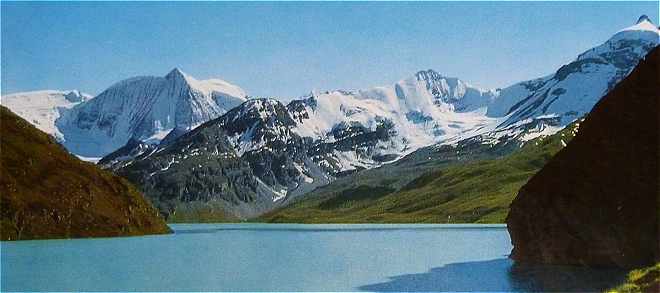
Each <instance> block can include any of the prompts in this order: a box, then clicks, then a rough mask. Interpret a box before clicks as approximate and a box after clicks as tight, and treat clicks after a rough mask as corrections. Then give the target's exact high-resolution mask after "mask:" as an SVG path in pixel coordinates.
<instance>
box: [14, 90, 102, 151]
mask: <svg viewBox="0 0 660 293" xmlns="http://www.w3.org/2000/svg"><path fill="white" fill-rule="evenodd" d="M91 98H92V97H91V96H90V95H88V94H84V93H81V92H79V91H78V90H71V91H57V90H43V91H34V92H23V93H16V94H10V95H6V96H2V99H1V104H2V105H3V106H5V107H7V108H9V109H11V110H12V111H13V112H14V113H16V114H17V115H18V116H20V117H21V118H23V119H25V120H27V121H29V122H30V123H32V124H34V125H35V126H36V127H37V128H38V129H39V130H41V131H43V132H46V133H49V134H52V135H53V136H55V137H56V138H58V139H62V133H61V132H60V131H59V129H57V127H55V120H57V119H58V118H59V117H60V115H61V112H62V111H65V110H67V109H71V108H73V107H74V106H76V105H78V104H80V103H82V102H85V101H87V100H89V99H91Z"/></svg>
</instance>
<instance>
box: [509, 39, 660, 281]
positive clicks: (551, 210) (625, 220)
mask: <svg viewBox="0 0 660 293" xmlns="http://www.w3.org/2000/svg"><path fill="white" fill-rule="evenodd" d="M659 99H660V47H656V48H655V49H653V50H652V51H651V52H650V53H649V54H648V55H647V56H646V58H645V60H642V61H641V62H640V63H639V64H638V66H637V67H636V68H635V69H634V70H633V72H632V73H631V74H630V75H629V76H628V77H626V78H625V79H624V80H623V81H621V82H620V83H619V84H618V85H617V86H616V87H615V88H614V89H613V90H612V91H610V92H609V93H608V94H607V95H605V96H604V97H603V98H602V99H601V100H600V102H599V103H598V104H597V105H596V106H595V107H594V108H593V110H592V111H591V113H590V114H589V115H588V116H587V117H586V119H585V121H584V122H583V123H581V125H580V129H579V133H578V135H577V136H576V137H575V138H574V139H573V140H572V141H571V142H570V143H569V144H568V146H567V147H566V148H564V149H563V150H561V151H560V152H559V153H558V154H557V155H556V156H555V157H553V158H552V159H551V160H550V161H549V162H548V163H547V165H545V166H544V167H543V168H542V169H541V170H540V171H539V172H538V173H537V174H536V175H534V176H533V177H532V178H531V179H530V180H529V181H528V182H527V184H525V185H524V186H523V187H522V188H521V189H520V191H519V193H518V196H517V197H516V199H515V200H514V201H513V203H512V204H511V211H510V213H509V215H508V217H507V224H508V229H509V233H510V234H511V240H512V242H513V245H514V249H513V251H512V253H511V258H513V259H514V260H516V261H518V262H529V263H548V264H578V265H589V266H600V265H604V266H610V265H611V266H619V267H625V268H627V267H636V266H640V265H646V264H651V263H654V262H657V261H658V260H659V258H660V239H659V238H658V227H659V222H660V219H659V218H658V213H659V211H660V205H659V200H658V197H659V185H658V182H659V180H658V179H659V174H658V160H660V157H659V156H658V154H659V153H660V151H659V144H658V134H659V127H658V126H659V120H658V117H659V116H658V110H659V103H658V101H659Z"/></svg>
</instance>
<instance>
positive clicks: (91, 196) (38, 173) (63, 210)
mask: <svg viewBox="0 0 660 293" xmlns="http://www.w3.org/2000/svg"><path fill="white" fill-rule="evenodd" d="M0 118H1V120H0V123H1V124H0V127H1V130H2V135H1V136H0V171H1V174H2V176H0V199H1V200H2V205H1V206H0V221H1V222H0V224H1V225H0V239H1V240H23V239H44V238H78V237H107V236H128V235H142V234H161V233H169V232H170V229H169V228H168V227H167V225H166V224H165V222H164V221H163V219H162V218H160V216H159V215H158V211H157V210H156V209H155V208H153V207H152V206H151V204H150V203H149V202H147V201H146V200H145V199H144V197H143V196H142V194H140V192H138V191H137V189H135V187H133V186H132V185H130V184H129V183H128V182H127V181H126V180H124V179H122V178H120V177H119V176H116V175H113V174H112V173H110V172H108V171H104V170H101V169H100V168H98V167H97V166H95V165H93V164H90V163H87V162H83V161H81V160H79V159H77V158H76V157H74V156H73V155H70V154H69V153H68V152H67V151H66V150H65V149H64V148H63V147H62V146H60V145H59V144H58V143H57V142H55V139H54V138H52V137H51V136H49V135H48V134H46V133H43V132H41V131H39V130H38V129H36V128H35V127H34V126H32V125H31V124H30V123H29V122H27V121H25V120H23V119H21V118H20V117H18V116H16V115H15V114H14V113H12V112H11V111H9V110H7V108H5V107H0Z"/></svg>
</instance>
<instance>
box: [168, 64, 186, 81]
mask: <svg viewBox="0 0 660 293" xmlns="http://www.w3.org/2000/svg"><path fill="white" fill-rule="evenodd" d="M186 76H187V75H186V74H185V73H183V71H181V69H179V68H178V67H174V69H172V70H171V71H170V73H168V74H167V75H165V78H167V79H177V78H183V79H185V78H186Z"/></svg>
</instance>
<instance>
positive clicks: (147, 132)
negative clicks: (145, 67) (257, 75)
mask: <svg viewBox="0 0 660 293" xmlns="http://www.w3.org/2000/svg"><path fill="white" fill-rule="evenodd" d="M245 99H246V98H245V92H243V90H242V89H240V88H239V87H237V86H235V85H232V84H229V83H227V82H225V81H222V80H219V79H210V80H201V81H200V80H196V79H194V78H193V77H191V76H188V75H186V74H185V73H183V72H181V71H180V70H179V69H174V70H172V71H171V72H170V73H168V74H167V75H166V76H165V77H154V76H147V77H134V78H130V79H126V80H123V81H120V82H118V83H116V84H115V85H113V86H111V87H110V88H108V89H107V90H105V91H103V92H102V93H101V94H99V95H98V96H96V97H94V98H93V99H91V100H89V101H87V102H85V103H82V104H80V105H77V106H76V107H74V108H72V109H71V110H70V111H66V112H64V113H63V115H62V117H61V118H60V119H58V120H57V121H56V122H55V126H56V127H57V128H58V129H59V131H60V132H61V133H62V134H63V144H64V146H65V147H66V148H67V149H68V150H69V151H70V152H72V153H75V154H78V155H82V156H87V157H94V156H103V155H105V154H108V153H110V152H112V151H114V150H116V149H118V148H119V147H122V146H123V145H124V144H126V143H127V142H128V141H129V139H131V138H132V139H136V140H141V141H146V142H159V141H160V140H161V139H163V138H165V136H166V135H168V134H169V133H170V132H171V131H172V130H174V129H176V132H175V133H177V134H178V135H180V134H182V133H185V132H186V131H189V130H191V129H192V128H194V127H196V126H198V125H199V124H201V123H203V122H206V121H208V120H210V119H213V118H216V117H218V116H220V115H222V114H224V113H225V112H227V111H228V110H229V109H231V108H233V107H235V106H238V105H239V104H240V103H242V102H243V101H245Z"/></svg>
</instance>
